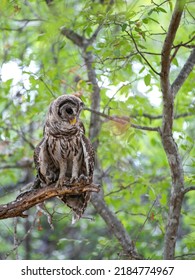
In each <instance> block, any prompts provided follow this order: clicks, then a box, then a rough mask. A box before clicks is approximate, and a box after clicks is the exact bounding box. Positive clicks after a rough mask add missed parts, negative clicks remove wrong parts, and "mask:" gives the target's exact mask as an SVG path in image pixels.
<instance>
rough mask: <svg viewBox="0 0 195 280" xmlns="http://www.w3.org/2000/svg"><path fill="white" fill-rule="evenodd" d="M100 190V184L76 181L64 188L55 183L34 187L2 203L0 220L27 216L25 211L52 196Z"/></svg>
mask: <svg viewBox="0 0 195 280" xmlns="http://www.w3.org/2000/svg"><path fill="white" fill-rule="evenodd" d="M99 190H100V187H99V185H96V184H93V183H91V184H83V183H75V184H71V185H65V186H63V187H62V188H60V187H55V184H51V185H49V186H46V187H44V188H37V189H35V188H34V189H31V190H29V191H26V192H24V193H22V194H20V195H19V196H18V197H17V198H16V200H14V201H12V202H9V203H7V204H3V205H0V220H2V219H7V218H12V217H18V216H19V217H23V218H25V217H26V216H27V215H25V214H24V211H26V210H28V209H30V208H31V207H33V206H35V205H36V204H39V203H41V202H43V201H45V200H47V199H49V198H52V197H56V196H62V195H76V194H80V193H83V192H87V191H89V192H99Z"/></svg>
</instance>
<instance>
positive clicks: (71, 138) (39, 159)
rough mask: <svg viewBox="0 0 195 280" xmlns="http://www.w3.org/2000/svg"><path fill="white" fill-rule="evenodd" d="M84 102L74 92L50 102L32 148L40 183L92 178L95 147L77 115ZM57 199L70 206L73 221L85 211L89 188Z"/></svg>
mask: <svg viewBox="0 0 195 280" xmlns="http://www.w3.org/2000/svg"><path fill="white" fill-rule="evenodd" d="M83 106H84V104H83V102H82V101H81V99H80V98H78V97H76V96H74V95H62V96H59V97H58V98H57V99H55V100H54V101H53V102H52V103H51V104H50V106H49V110H48V113H47V116H46V121H45V126H44V132H43V139H42V140H41V142H40V143H39V144H38V145H37V147H36V148H35V152H34V161H35V167H36V169H37V177H38V179H39V180H40V182H41V186H42V187H44V186H48V185H50V184H52V183H55V182H56V186H58V187H62V186H63V185H64V184H66V185H71V184H73V183H75V182H82V183H83V184H85V183H86V184H90V183H92V181H93V171H94V150H93V147H92V145H91V143H90V141H89V139H88V138H87V137H86V136H85V128H84V125H83V123H82V122H81V120H80V119H79V115H80V112H81V110H82V108H83ZM60 199H61V200H62V201H63V202H64V203H65V204H66V205H67V206H68V207H70V208H71V209H72V211H73V218H72V222H73V223H74V222H75V221H77V220H78V219H80V217H81V216H82V214H83V213H84V211H85V209H86V207H87V203H88V201H89V199H90V192H84V193H82V194H78V195H64V196H62V197H60Z"/></svg>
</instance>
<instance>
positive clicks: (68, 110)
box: [66, 107, 73, 115]
mask: <svg viewBox="0 0 195 280" xmlns="http://www.w3.org/2000/svg"><path fill="white" fill-rule="evenodd" d="M66 113H68V114H69V115H72V114H73V110H72V108H70V107H68V108H66Z"/></svg>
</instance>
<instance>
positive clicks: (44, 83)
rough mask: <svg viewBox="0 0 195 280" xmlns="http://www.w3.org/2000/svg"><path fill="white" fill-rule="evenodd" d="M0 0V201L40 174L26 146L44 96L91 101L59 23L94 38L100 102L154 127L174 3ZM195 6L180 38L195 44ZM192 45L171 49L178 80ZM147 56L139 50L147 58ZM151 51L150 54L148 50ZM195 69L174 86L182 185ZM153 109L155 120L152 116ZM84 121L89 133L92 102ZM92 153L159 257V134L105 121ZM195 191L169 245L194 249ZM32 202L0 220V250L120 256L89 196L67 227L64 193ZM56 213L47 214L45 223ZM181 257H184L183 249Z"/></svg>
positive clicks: (192, 162)
mask: <svg viewBox="0 0 195 280" xmlns="http://www.w3.org/2000/svg"><path fill="white" fill-rule="evenodd" d="M47 2H50V1H43V0H42V1H37V0H28V1H27V0H25V1H16V0H15V1H14V0H13V1H11V0H10V1H8V0H3V1H1V7H0V30H1V33H0V63H1V66H0V73H1V84H0V87H1V94H0V115H1V118H0V160H1V163H0V202H1V204H3V203H6V202H9V201H11V200H12V199H14V198H15V197H16V196H17V195H18V194H19V193H20V191H21V189H22V188H23V187H24V186H26V185H27V184H28V183H29V182H32V181H33V179H34V176H35V170H34V165H33V160H32V158H33V148H34V146H36V144H37V143H38V142H39V141H40V139H41V137H42V128H43V124H44V117H45V114H46V112H47V109H48V106H49V104H50V102H51V101H52V100H53V99H54V98H55V97H57V96H59V95H62V94H71V93H74V92H77V93H79V94H80V96H81V98H82V99H83V101H84V102H85V105H86V107H88V108H90V104H91V90H92V86H91V84H90V83H89V81H88V78H87V72H86V66H85V65H84V62H83V58H82V54H81V52H80V49H79V48H78V47H77V46H75V45H74V44H73V43H72V42H71V41H69V40H68V39H67V38H66V37H65V36H64V35H63V34H61V29H62V27H63V26H65V27H66V28H70V29H72V30H74V31H75V32H77V33H78V34H80V35H81V36H85V37H86V38H90V36H91V35H92V34H93V32H94V31H95V30H96V28H97V26H98V25H100V24H102V28H101V31H100V32H99V34H98V36H97V38H96V40H95V42H94V43H93V45H92V46H90V47H89V49H88V51H90V52H92V54H93V56H94V65H93V66H94V68H95V70H96V74H97V78H98V85H99V87H100V88H101V112H103V113H105V114H107V115H110V116H118V117H121V118H128V119H130V123H133V124H137V125H142V126H154V127H155V126H160V125H161V117H160V116H161V114H162V106H161V105H162V99H161V92H160V84H159V75H158V73H159V72H160V53H161V49H162V44H163V40H164V38H165V35H166V31H167V28H168V24H169V22H170V18H171V13H172V10H173V6H174V4H175V1H173V0H167V1H159V0H156V1H147V0H139V1H132V0H128V1H124V0H116V1H106V0H105V1H98V0H94V1H88V0H87V1H83V0H81V1H73V0H70V1H64V0H59V1H55V0H54V1H53V2H52V1H51V4H49V5H48V4H47ZM194 14H195V6H194V2H193V1H189V3H187V5H186V8H185V13H184V16H183V19H182V23H181V25H180V28H179V32H178V34H177V38H176V39H175V46H177V45H178V44H182V43H185V42H189V43H188V45H194V41H193V40H194V36H195V31H194ZM189 51H190V48H189V47H186V46H185V45H184V46H181V47H180V48H178V52H177V55H176V57H175V58H174V64H173V67H172V69H171V78H172V80H174V78H175V77H176V75H177V74H178V73H179V69H180V68H181V66H182V65H183V64H184V62H185V59H186V58H187V57H188V55H189ZM143 56H144V57H143ZM144 58H146V59H144ZM194 74H195V71H193V72H192V73H191V74H190V76H189V78H188V80H187V81H186V82H185V84H184V86H183V87H182V89H181V91H180V93H179V94H178V95H177V97H176V100H175V103H176V111H175V115H176V116H178V117H177V118H176V119H175V122H174V137H175V139H176V141H177V144H178V146H179V149H180V153H181V156H182V159H183V165H184V169H185V181H186V186H190V185H193V184H195V175H194V174H195V172H194V171H195V149H194V137H195V122H194V114H195V97H194V96H195V86H194V85H195V79H194ZM154 116H159V118H153V117H154ZM81 119H82V120H83V122H84V123H85V126H86V130H87V131H88V127H89V120H90V112H89V111H86V110H85V111H83V112H82V114H81ZM101 120H102V122H101V132H100V135H99V148H98V152H97V158H98V161H99V162H100V166H101V179H102V181H103V186H102V188H103V190H104V195H105V200H106V203H107V205H108V206H109V208H110V209H111V210H112V211H113V212H114V213H115V214H116V215H117V217H118V218H119V219H120V221H121V222H122V224H123V226H124V227H125V229H126V230H127V231H128V233H129V235H130V236H131V238H132V240H133V241H134V242H135V243H136V246H137V248H138V250H139V252H140V253H141V254H143V255H144V257H145V258H151V259H161V258H162V248H163V238H164V232H165V225H166V217H167V210H168V199H169V192H170V185H171V178H170V172H169V166H168V163H167V160H166V156H165V153H164V150H163V147H162V144H161V140H160V137H159V136H158V134H157V133H156V132H151V131H143V130H139V129H134V128H132V127H130V124H125V125H123V124H119V123H117V122H114V121H113V120H108V119H106V118H102V119H101ZM194 200H195V193H194V192H189V193H188V195H187V196H186V198H185V201H184V204H183V210H182V217H181V225H180V230H179V235H178V242H177V248H176V255H177V256H183V257H181V258H188V254H189V256H190V258H195V257H194V256H193V255H195V251H194V248H195V218H194V213H195V206H194ZM45 205H46V209H47V210H40V209H39V208H36V207H35V208H33V209H31V210H29V211H28V218H26V219H22V218H15V219H8V220H2V221H0V226H1V232H0V258H1V259H17V258H19V259H125V258H126V256H125V255H124V254H123V252H122V250H121V247H120V244H119V243H118V241H117V240H116V239H115V237H114V236H113V234H112V232H111V231H110V230H109V229H108V227H107V226H106V224H105V222H104V221H103V220H102V218H101V217H100V216H99V215H98V214H97V213H96V212H95V210H94V208H93V207H92V206H91V205H89V207H88V209H87V211H86V214H85V218H83V219H81V220H80V221H79V222H78V223H77V224H76V225H71V213H70V211H69V209H68V208H66V207H65V206H64V205H63V204H62V203H61V202H60V201H58V200H57V198H56V199H52V200H50V201H47V202H46V203H45ZM47 211H48V212H49V213H51V215H52V222H51V221H48V219H49V215H48V214H47ZM184 255H185V256H184Z"/></svg>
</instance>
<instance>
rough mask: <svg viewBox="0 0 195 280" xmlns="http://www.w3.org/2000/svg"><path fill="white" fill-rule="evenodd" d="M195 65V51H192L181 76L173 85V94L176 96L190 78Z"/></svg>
mask: <svg viewBox="0 0 195 280" xmlns="http://www.w3.org/2000/svg"><path fill="white" fill-rule="evenodd" d="M194 65H195V49H193V50H192V52H191V54H190V56H189V57H188V59H187V61H186V63H185V64H184V66H183V68H182V69H181V71H180V73H179V75H178V76H177V78H176V79H175V81H174V82H173V84H172V85H171V89H172V93H173V95H174V96H175V95H176V94H177V92H178V91H179V89H180V88H181V86H182V85H183V83H184V82H185V80H186V79H187V78H188V76H189V74H190V73H191V71H192V70H193V67H194Z"/></svg>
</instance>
